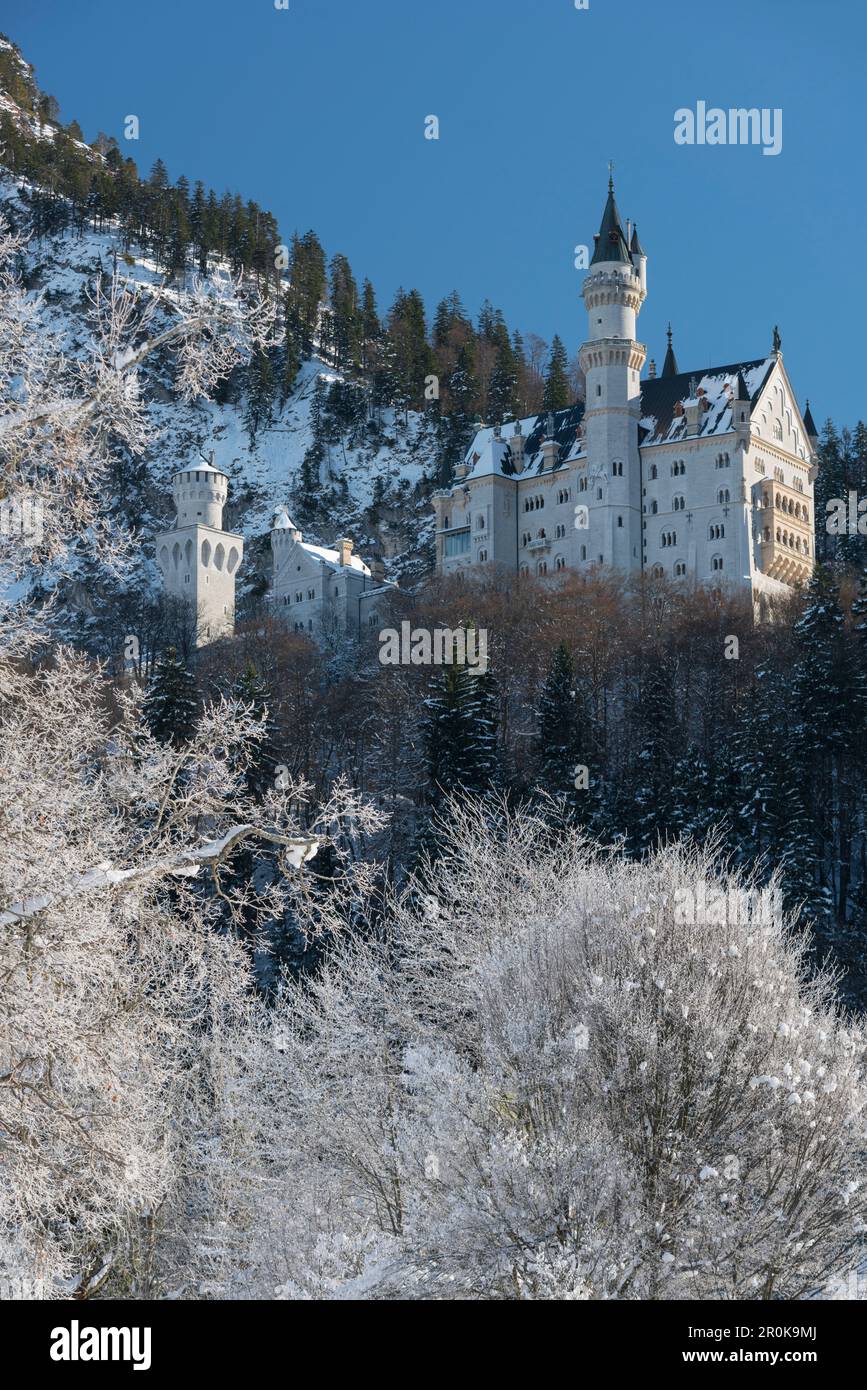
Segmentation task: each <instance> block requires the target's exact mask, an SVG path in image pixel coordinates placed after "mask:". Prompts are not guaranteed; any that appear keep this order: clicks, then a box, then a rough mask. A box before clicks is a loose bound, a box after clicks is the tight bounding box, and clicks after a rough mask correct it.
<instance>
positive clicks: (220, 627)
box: [156, 454, 397, 647]
mask: <svg viewBox="0 0 867 1390" xmlns="http://www.w3.org/2000/svg"><path fill="white" fill-rule="evenodd" d="M228 485H229V480H228V478H227V477H226V474H225V473H221V472H220V470H219V469H218V468H215V467H214V465H213V454H212V455H211V462H210V463H205V462H204V461H203V462H202V463H200V464H197V465H196V466H194V467H190V468H184V469H181V471H180V472H178V473H175V475H174V477H173V478H172V493H173V496H174V502H175V510H176V512H177V516H176V518H175V524H174V526H173V527H172V528H171V529H170V530H168V531H163V532H161V533H160V534H159V535H158V536H157V543H156V548H157V560H158V563H159V567H160V570H161V572H162V576H163V583H164V585H165V589H166V592H167V593H168V594H170V595H171V596H172V597H174V598H178V599H183V600H185V601H186V602H187V603H189V604H190V605H191V606H192V607H193V608H194V610H195V613H196V634H195V643H196V646H197V647H202V646H205V645H206V644H207V643H209V642H213V641H216V640H217V639H218V638H220V637H226V636H231V634H232V633H233V632H234V628H235V579H236V575H237V571H238V567H239V565H240V564H241V561H242V559H243V556H244V539H243V537H242V536H239V535H236V534H235V533H234V532H231V531H224V530H223V507H224V506H225V503H226V497H227V494H228ZM352 551H353V543H352V541H351V540H347V539H345V538H341V539H340V540H338V541H337V549H336V550H328V549H326V548H325V547H323V546H318V545H310V544H309V543H308V542H306V541H305V540H304V538H303V536H302V534H301V532H300V530H299V529H298V528H297V527H296V525H295V523H294V522H293V521H292V520H291V519H290V517H289V515H288V513H287V512H286V510H285V508H283V507H280V508H278V510H277V511H276V513H275V515H274V520H273V523H272V529H271V553H272V559H273V580H272V602H273V606H274V609H275V611H276V613H277V614H278V615H279V616H281V617H282V618H283V620H284V621H285V622H286V624H287V626H290V627H291V628H292V630H293V631H294V632H303V633H304V634H305V635H306V636H308V637H311V638H313V639H314V640H315V641H317V642H319V643H320V644H322V645H327V644H328V643H329V642H333V641H336V640H338V639H340V638H343V637H345V636H350V637H353V636H354V637H358V636H360V634H361V633H362V632H363V631H364V630H365V629H366V628H378V627H380V626H381V620H380V613H379V608H380V606H381V601H382V599H383V598H384V597H387V596H388V595H389V594H390V593H391V592H392V591H393V590H394V589H395V588H396V587H397V586H396V585H395V584H393V583H392V582H391V581H389V580H387V579H386V578H385V574H384V570H383V566H382V563H381V562H380V561H374V562H373V564H372V565H370V566H368V565H366V564H364V562H363V561H362V560H360V559H359V558H358V556H356V555H353V553H352Z"/></svg>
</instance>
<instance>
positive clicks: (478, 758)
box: [462, 670, 501, 796]
mask: <svg viewBox="0 0 867 1390" xmlns="http://www.w3.org/2000/svg"><path fill="white" fill-rule="evenodd" d="M470 680H471V681H472V685H471V687H470V691H469V697H468V702H467V711H468V714H469V719H470V738H469V742H468V745H467V748H466V751H465V758H464V770H463V781H462V785H463V787H464V788H465V790H466V791H467V792H468V793H469V794H470V795H471V796H484V795H485V793H486V792H490V791H493V790H494V789H495V788H496V787H498V786H499V784H500V780H501V779H500V754H499V745H498V730H499V724H500V694H499V689H498V687H497V681H496V678H495V676H494V674H493V672H492V671H491V670H487V671H485V672H484V673H480V674H478V675H471V676H470Z"/></svg>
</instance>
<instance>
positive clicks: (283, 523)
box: [271, 507, 397, 645]
mask: <svg viewBox="0 0 867 1390" xmlns="http://www.w3.org/2000/svg"><path fill="white" fill-rule="evenodd" d="M352 551H353V543H352V541H351V540H347V539H346V538H341V539H340V540H338V541H337V542H336V548H335V549H334V550H329V549H326V548H325V547H324V546H319V545H311V544H309V543H308V542H307V541H305V540H304V538H303V536H302V534H301V531H300V530H299V529H298V527H297V526H296V525H295V523H294V522H293V521H292V520H291V519H290V517H289V515H288V513H287V512H286V510H285V508H282V507H281V508H279V509H278V511H277V512H276V513H275V516H274V522H273V526H272V529H271V552H272V555H273V563H274V570H273V581H272V603H273V607H274V611H275V613H276V614H277V616H278V617H280V618H282V620H283V622H285V623H286V625H287V627H289V628H291V630H292V631H293V632H303V633H304V634H305V635H306V636H307V637H310V638H312V639H313V641H315V642H318V643H320V644H321V645H328V644H329V643H334V642H338V641H340V640H342V639H344V638H346V637H349V638H358V637H360V636H361V635H362V634H363V633H364V632H366V631H368V630H372V629H377V630H378V629H379V628H380V627H381V626H382V621H383V615H382V608H383V601H384V599H385V598H387V596H388V595H389V594H390V593H392V592H393V591H394V590H395V588H396V587H397V586H396V585H395V584H392V583H390V582H388V581H386V580H385V578H384V577H383V576H382V574H381V573H373V572H372V570H371V568H370V567H369V566H368V565H366V564H365V563H364V561H363V560H360V559H359V557H358V556H357V555H353V553H352Z"/></svg>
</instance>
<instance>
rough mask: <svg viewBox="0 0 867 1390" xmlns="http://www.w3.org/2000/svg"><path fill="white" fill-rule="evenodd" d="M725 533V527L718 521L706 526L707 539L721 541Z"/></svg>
mask: <svg viewBox="0 0 867 1390" xmlns="http://www.w3.org/2000/svg"><path fill="white" fill-rule="evenodd" d="M725 533H726V528H725V526H723V525H722V524H721V523H720V522H714V524H713V525H712V526H709V527H708V540H711V541H721V540H722V539H723V538H724V536H725Z"/></svg>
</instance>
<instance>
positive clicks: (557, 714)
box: [538, 642, 598, 824]
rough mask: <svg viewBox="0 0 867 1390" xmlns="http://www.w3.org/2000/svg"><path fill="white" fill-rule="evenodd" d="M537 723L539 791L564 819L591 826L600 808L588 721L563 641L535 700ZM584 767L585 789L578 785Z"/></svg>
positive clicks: (594, 759) (556, 650) (586, 708)
mask: <svg viewBox="0 0 867 1390" xmlns="http://www.w3.org/2000/svg"><path fill="white" fill-rule="evenodd" d="M538 722H539V779H538V787H539V790H540V791H541V792H544V793H545V794H546V796H548V797H552V798H554V799H555V800H557V801H562V802H563V803H565V808H566V814H567V819H568V820H571V821H572V822H573V823H579V822H581V823H584V824H589V823H590V822H591V821H592V820H593V818H594V815H595V813H596V810H597V804H598V787H597V780H596V766H595V764H596V758H595V756H594V750H593V746H592V745H593V739H592V733H591V720H590V717H589V712H588V705H587V701H586V699H585V696H584V692H583V690H581V689H580V688H579V683H578V679H577V676H576V672H575V664H574V662H573V660H572V657H571V654H570V652H569V648H568V647H567V646H566V644H565V642H561V643H560V644H559V646H558V647H557V648H556V649H555V651H554V655H553V657H552V658H551V664H550V666H549V668H548V674H547V676H546V677H545V684H544V686H543V687H542V693H541V696H540V699H539V711H538ZM584 768H586V769H587V779H588V785H587V786H586V787H583V786H581V785H580V782H581V780H582V779H583V775H584V774H583V772H582V769H584ZM576 781H577V782H579V785H578V786H576Z"/></svg>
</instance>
